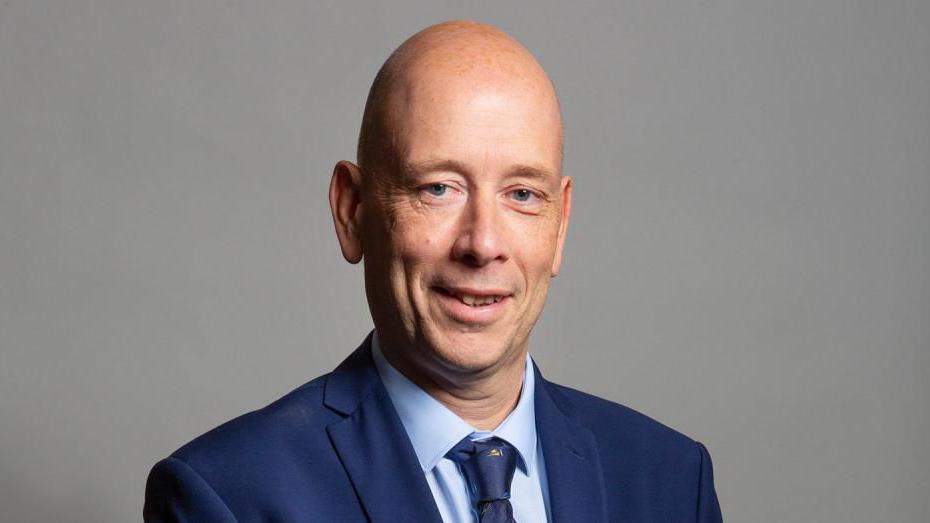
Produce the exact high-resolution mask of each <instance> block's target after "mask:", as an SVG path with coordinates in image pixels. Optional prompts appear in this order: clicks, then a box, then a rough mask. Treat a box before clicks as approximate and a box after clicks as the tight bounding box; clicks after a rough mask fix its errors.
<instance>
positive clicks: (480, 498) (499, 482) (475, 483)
mask: <svg viewBox="0 0 930 523" xmlns="http://www.w3.org/2000/svg"><path fill="white" fill-rule="evenodd" d="M446 457H447V458H449V459H451V460H452V461H454V462H456V463H458V464H459V469H460V470H461V471H462V474H464V475H465V480H466V481H467V482H468V488H469V491H470V492H471V498H472V501H473V502H474V503H476V504H477V508H478V521H479V522H480V523H516V521H515V520H514V519H513V507H512V506H511V505H510V482H511V480H513V473H514V470H516V467H517V451H516V449H514V448H513V447H512V446H511V445H510V444H509V443H507V442H506V441H504V440H502V439H500V438H491V439H488V440H484V441H472V440H470V439H468V438H467V437H466V438H465V439H463V440H462V441H460V442H459V443H458V444H457V445H456V446H454V447H452V450H450V451H449V452H448V453H446Z"/></svg>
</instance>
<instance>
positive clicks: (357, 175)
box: [144, 22, 721, 523]
mask: <svg viewBox="0 0 930 523" xmlns="http://www.w3.org/2000/svg"><path fill="white" fill-rule="evenodd" d="M561 164H562V122H561V114H560V110H559V106H558V100H557V98H556V94H555V91H554V89H553V86H552V84H551V82H550V81H549V78H548V77H547V76H546V74H545V72H544V71H543V70H542V68H541V67H540V66H539V64H538V63H537V62H536V60H535V59H534V58H533V57H532V55H530V53H529V52H528V51H527V50H526V49H524V48H523V47H522V46H521V45H520V44H519V43H517V42H516V41H514V40H513V39H512V38H510V37H509V36H507V35H505V34H503V33H501V32H500V31H498V30H496V29H494V28H492V27H489V26H486V25H482V24H477V23H471V22H449V23H444V24H440V25H437V26H433V27H430V28H427V29H425V30H424V31H421V32H420V33H418V34H416V35H414V36H413V37H411V38H410V39H409V40H407V41H406V42H405V43H404V44H403V45H401V46H400V48H398V49H397V50H396V51H395V52H394V53H393V54H392V55H391V57H390V58H389V59H388V60H387V62H386V63H385V64H384V66H383V67H382V69H381V71H379V73H378V75H377V77H376V78H375V81H374V84H373V85H372V88H371V92H370V94H369V98H368V103H367V105H366V108H365V115H364V118H363V123H362V129H361V133H360V137H359V149H358V165H356V164H353V163H350V162H347V161H343V162H339V163H338V164H336V167H335V170H334V173H333V178H332V183H331V185H330V194H329V200H330V206H331V208H332V213H333V219H334V222H335V226H336V233H337V236H338V238H339V244H340V246H341V248H342V253H343V255H344V256H345V258H346V259H347V260H348V261H349V262H351V263H358V262H359V261H361V260H362V259H364V260H365V263H364V268H365V271H364V272H365V289H366V294H367V296H368V302H369V308H370V310H371V314H372V318H373V320H374V325H375V330H374V332H373V333H372V334H370V335H369V336H368V338H367V339H366V340H365V341H364V342H363V343H362V345H361V346H360V347H359V348H358V349H357V350H356V351H355V352H354V353H353V354H352V355H351V356H349V358H348V359H347V360H346V361H345V362H343V363H342V364H341V365H340V366H339V367H338V368H336V370H335V371H333V372H332V373H330V374H327V375H324V376H321V377H319V378H317V379H315V380H313V381H311V382H310V383H308V384H306V385H304V386H303V387H301V388H299V389H297V390H296V391H294V392H292V393H290V394H289V395H287V396H285V397H284V398H282V399H280V400H278V401H277V402H275V403H273V404H271V405H269V406H268V407H265V408H264V409H261V410H259V411H256V412H253V413H250V414H246V415H245V416H242V417H240V418H238V419H235V420H233V421H231V422H229V423H226V424H224V425H222V426H220V427H218V428H216V429H214V430H213V431H210V432H208V433H207V434H205V435H203V436H201V437H199V438H197V439H196V440H194V441H193V442H191V443H189V444H188V445H186V446H184V447H182V448H181V449H180V450H178V451H177V452H175V453H174V454H173V455H172V456H170V457H168V458H167V459H165V460H163V461H161V462H159V463H158V464H157V465H155V467H154V468H153V470H152V472H151V474H150V476H149V481H148V485H147V487H146V502H145V508H144V515H145V517H146V519H147V520H149V521H210V522H212V521H323V522H330V521H375V522H419V521H424V522H439V521H447V522H465V521H480V522H482V523H496V522H510V521H519V522H521V523H527V522H540V521H547V520H549V521H557V522H599V521H624V522H650V521H662V522H674V523H685V522H700V523H711V522H719V521H720V520H721V517H720V511H719V507H718V504H717V499H716V494H715V492H714V487H713V477H712V472H711V462H710V457H709V456H708V453H707V451H706V450H705V449H704V447H703V446H702V445H700V444H699V443H696V442H694V441H692V440H690V439H688V438H687V437H685V436H683V435H680V434H678V433H676V432H674V431H672V430H671V429H669V428H666V427H664V426H662V425H660V424H658V423H657V422H655V421H652V420H650V419H648V418H646V417H644V416H642V415H641V414H638V413H636V412H633V411H631V410H629V409H626V408H625V407H622V406H620V405H617V404H614V403H610V402H608V401H606V400H602V399H598V398H595V397H593V396H589V395H586V394H583V393H581V392H578V391H575V390H572V389H568V388H565V387H561V386H558V385H554V384H552V383H549V382H547V381H546V380H545V379H544V378H543V377H542V375H541V374H540V373H539V371H538V370H537V369H536V368H535V366H534V365H533V363H532V360H531V359H530V358H529V356H528V346H527V345H528V344H527V341H528V337H529V334H530V331H531V330H532V328H533V325H534V323H535V322H536V319H537V318H538V316H539V313H540V312H541V310H542V308H543V304H544V303H545V300H546V293H547V290H548V287H549V280H550V279H551V278H552V277H554V276H556V274H558V272H559V267H560V265H561V254H562V248H563V245H564V242H565V234H566V230H567V227H568V221H569V215H570V212H571V195H572V180H571V178H569V177H567V176H562V175H561Z"/></svg>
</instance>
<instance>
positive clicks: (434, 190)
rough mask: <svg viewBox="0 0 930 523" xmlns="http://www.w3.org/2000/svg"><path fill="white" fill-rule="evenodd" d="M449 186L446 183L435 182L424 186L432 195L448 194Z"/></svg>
mask: <svg viewBox="0 0 930 523" xmlns="http://www.w3.org/2000/svg"><path fill="white" fill-rule="evenodd" d="M448 188H449V186H448V185H446V184H444V183H433V184H430V185H427V186H426V187H424V188H423V190H425V191H426V192H427V193H429V194H430V195H431V196H442V195H444V194H446V190H447V189H448Z"/></svg>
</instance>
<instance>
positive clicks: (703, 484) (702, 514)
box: [697, 443, 723, 523]
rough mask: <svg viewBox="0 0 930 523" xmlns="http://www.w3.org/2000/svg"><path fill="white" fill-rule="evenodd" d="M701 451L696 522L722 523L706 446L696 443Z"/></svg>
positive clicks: (712, 470) (711, 465) (712, 468)
mask: <svg viewBox="0 0 930 523" xmlns="http://www.w3.org/2000/svg"><path fill="white" fill-rule="evenodd" d="M698 448H699V449H700V453H701V472H700V478H699V481H698V506H697V521H698V523H722V522H723V516H722V515H721V514H720V504H719V503H718V502H717V491H716V490H715V489H714V467H713V464H712V463H711V461H710V453H709V452H707V448H706V447H705V446H704V445H702V444H701V443H698Z"/></svg>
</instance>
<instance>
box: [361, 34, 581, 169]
mask: <svg viewBox="0 0 930 523" xmlns="http://www.w3.org/2000/svg"><path fill="white" fill-rule="evenodd" d="M479 91H496V92H501V93H508V95H510V96H513V97H514V99H515V100H519V101H520V102H521V103H525V104H533V106H534V107H535V108H536V109H538V111H539V112H540V114H550V115H551V118H550V120H551V121H552V122H553V123H552V125H553V126H554V127H557V129H556V132H557V133H558V139H559V148H560V155H561V142H562V122H561V115H560V112H559V106H558V98H557V96H556V94H555V89H554V87H553V85H552V82H551V81H550V80H549V77H548V76H547V75H546V73H545V71H544V70H543V69H542V67H541V66H540V65H539V63H538V62H537V61H536V59H535V58H534V57H533V55H532V54H530V52H529V51H527V50H526V48H525V47H523V46H522V45H521V44H520V43H519V42H517V41H516V40H515V39H513V38H512V37H510V36H509V35H507V34H505V33H504V32H502V31H500V30H499V29H497V28H495V27H492V26H490V25H486V24H481V23H477V22H467V21H452V22H445V23H441V24H437V25H434V26H431V27H428V28H426V29H424V30H422V31H420V32H419V33H417V34H415V35H413V36H412V37H410V38H409V39H408V40H407V41H405V42H404V43H403V44H401V46H400V47H398V48H397V50H395V51H394V53H392V54H391V56H390V57H389V58H388V60H387V61H386V62H385V63H384V65H383V66H382V67H381V70H380V71H379V72H378V75H377V76H376V77H375V81H374V83H373V84H372V87H371V91H370V92H369V96H368V101H367V103H366V106H365V115H364V117H363V120H362V128H361V131H360V133H359V144H358V162H359V165H360V166H361V167H362V169H363V171H371V172H377V171H380V170H382V169H383V168H385V167H390V166H392V164H393V163H394V162H395V161H396V160H397V158H396V156H397V150H396V146H397V145H398V144H397V141H398V140H397V136H396V135H395V133H396V130H397V129H396V126H395V125H394V123H395V121H396V119H397V118H398V115H400V114H403V113H407V112H409V111H410V110H411V109H412V108H413V107H412V106H413V104H415V103H418V101H421V100H428V101H433V102H437V101H441V100H444V99H446V98H447V97H448V98H449V99H452V98H454V97H456V96H459V95H462V94H463V93H469V92H479Z"/></svg>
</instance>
